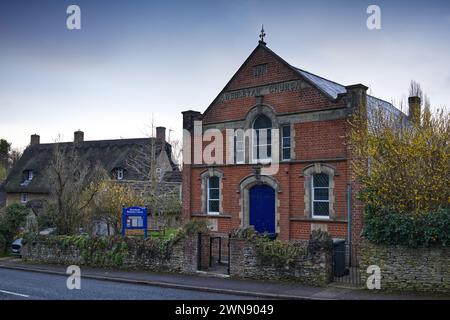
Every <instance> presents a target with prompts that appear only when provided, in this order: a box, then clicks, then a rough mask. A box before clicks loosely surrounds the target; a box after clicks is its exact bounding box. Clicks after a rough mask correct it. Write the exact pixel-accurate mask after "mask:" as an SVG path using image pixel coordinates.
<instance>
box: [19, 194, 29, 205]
mask: <svg viewBox="0 0 450 320" xmlns="http://www.w3.org/2000/svg"><path fill="white" fill-rule="evenodd" d="M20 202H22V203H27V202H28V193H21V194H20Z"/></svg>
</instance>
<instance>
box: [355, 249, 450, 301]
mask: <svg viewBox="0 0 450 320" xmlns="http://www.w3.org/2000/svg"><path fill="white" fill-rule="evenodd" d="M359 252H360V266H361V270H362V271H363V272H362V276H363V279H364V282H366V280H367V277H368V276H369V274H367V273H365V270H367V267H368V266H370V265H377V266H379V267H380V269H381V289H386V290H400V291H423V292H435V293H444V294H449V293H450V248H449V247H433V248H425V247H419V248H407V247H402V246H384V245H375V244H372V243H369V242H368V241H366V240H365V241H363V242H362V243H361V244H360V250H359Z"/></svg>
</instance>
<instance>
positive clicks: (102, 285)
mask: <svg viewBox="0 0 450 320" xmlns="http://www.w3.org/2000/svg"><path fill="white" fill-rule="evenodd" d="M66 281H67V277H65V276H59V275H50V274H42V273H36V272H28V271H18V270H8V269H0V300H11V299H14V300H17V299H37V300H40V299H44V300H59V299H64V300H79V299H81V300H118V299H119V300H166V299H168V300H187V299H189V300H241V299H249V297H243V296H236V295H229V294H220V293H210V292H201V291H193V290H180V289H171V288H161V287H156V286H147V285H139V284H127V283H119V282H113V281H103V280H94V279H83V278H81V289H80V290H76V289H74V290H69V289H67V286H66Z"/></svg>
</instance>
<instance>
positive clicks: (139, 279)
mask: <svg viewBox="0 0 450 320" xmlns="http://www.w3.org/2000/svg"><path fill="white" fill-rule="evenodd" d="M66 268H67V266H62V265H44V264H34V263H33V264H32V263H28V262H23V261H22V260H21V259H15V258H11V257H9V258H0V271H2V272H4V271H5V270H10V271H16V272H17V271H22V272H24V273H25V272H26V273H30V272H32V273H40V274H47V275H57V276H64V277H66V278H67V274H66ZM0 279H6V278H4V277H2V276H0ZM81 279H82V281H85V279H89V280H100V281H106V282H114V283H119V284H122V285H124V284H128V285H135V286H136V285H139V286H148V287H152V288H156V289H157V288H165V289H173V290H182V291H183V294H180V295H181V296H184V297H185V298H180V299H196V297H197V295H198V293H199V292H201V293H202V298H200V299H207V297H210V298H212V299H225V300H227V299H233V298H241V299H242V298H245V299H251V298H259V299H290V300H430V299H432V300H434V299H444V300H449V299H450V297H449V296H446V297H444V296H429V295H428V296H426V295H420V294H411V293H406V292H399V293H387V292H385V291H379V290H365V289H360V288H345V287H336V286H334V285H331V286H327V287H311V286H305V285H301V284H298V283H292V282H289V283H287V282H271V281H255V280H241V279H234V278H226V277H219V276H217V275H215V276H214V275H211V274H207V273H204V272H199V273H197V274H195V275H182V274H173V273H151V272H143V271H124V270H105V269H99V268H98V269H97V268H89V267H81ZM3 281H4V280H1V281H0V290H1V289H2V288H1V284H2V283H3ZM64 287H65V282H64ZM188 291H190V295H186V296H185V295H184V293H185V292H188ZM216 295H219V296H216ZM160 298H161V299H165V298H168V299H170V298H169V297H165V296H162V297H160Z"/></svg>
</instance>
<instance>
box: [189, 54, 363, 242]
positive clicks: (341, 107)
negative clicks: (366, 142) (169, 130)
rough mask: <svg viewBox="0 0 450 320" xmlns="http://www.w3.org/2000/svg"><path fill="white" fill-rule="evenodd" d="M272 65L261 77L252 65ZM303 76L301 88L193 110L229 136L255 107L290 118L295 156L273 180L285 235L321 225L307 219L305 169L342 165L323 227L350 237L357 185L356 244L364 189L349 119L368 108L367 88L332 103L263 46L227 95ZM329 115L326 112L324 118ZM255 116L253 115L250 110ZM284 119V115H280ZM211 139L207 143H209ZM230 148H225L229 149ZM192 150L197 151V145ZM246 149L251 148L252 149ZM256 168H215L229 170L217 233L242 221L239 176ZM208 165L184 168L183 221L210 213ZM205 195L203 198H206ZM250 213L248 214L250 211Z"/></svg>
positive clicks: (305, 235) (217, 102) (282, 236)
mask: <svg viewBox="0 0 450 320" xmlns="http://www.w3.org/2000/svg"><path fill="white" fill-rule="evenodd" d="M261 64H266V65H267V72H266V73H265V74H261V75H258V76H255V74H254V67H255V66H257V65H261ZM292 80H295V81H298V83H299V89H298V90H292V91H289V90H280V91H269V92H266V93H264V96H263V97H255V96H250V95H242V96H238V97H237V98H236V97H234V98H230V99H223V100H222V99H220V96H219V99H216V100H215V101H213V103H212V104H211V105H210V106H209V108H208V109H207V110H206V111H205V113H204V114H203V115H201V114H200V113H197V114H195V115H194V117H196V119H197V120H199V119H201V120H202V121H203V125H207V126H208V128H217V129H220V130H221V131H222V134H223V135H224V138H223V141H224V142H226V140H227V139H225V128H234V129H236V128H241V129H244V127H243V126H244V123H246V121H247V120H249V119H247V115H248V114H249V112H250V111H251V110H254V108H255V107H261V106H262V105H264V106H265V107H267V108H269V109H270V110H271V112H273V114H274V116H275V118H276V119H278V120H277V121H278V122H279V124H280V125H281V124H285V123H286V122H289V123H290V124H291V126H292V129H291V135H292V144H291V146H292V148H293V150H294V152H293V153H292V155H293V158H292V159H291V160H290V161H288V162H286V163H281V164H280V169H279V171H278V173H277V174H276V175H274V176H273V178H275V179H276V181H277V182H278V184H279V188H280V192H278V193H277V197H278V207H277V214H278V215H279V219H278V226H276V227H278V228H279V232H280V233H279V239H282V240H286V241H288V240H292V239H308V238H309V235H310V232H311V229H312V228H313V227H315V225H316V224H318V223H319V222H317V221H313V220H312V219H311V218H308V217H306V216H305V198H304V196H305V190H304V179H305V178H304V177H303V176H302V171H303V169H304V168H305V167H307V166H309V165H312V164H316V163H321V164H326V165H329V166H332V167H334V168H335V169H336V175H335V177H334V183H335V188H334V198H335V202H334V211H335V217H334V218H333V219H331V221H321V222H320V224H321V225H322V227H325V228H327V230H328V232H329V233H330V234H331V235H332V236H333V237H336V238H347V216H348V208H347V205H348V204H347V185H348V184H352V185H354V188H353V189H352V190H353V193H352V195H351V196H352V201H351V206H352V207H351V209H352V222H353V223H352V227H353V229H352V230H353V232H352V233H353V236H352V238H353V240H354V241H355V242H357V239H358V238H359V235H360V232H361V230H362V205H361V203H359V202H358V201H357V200H356V194H357V192H358V186H357V184H356V182H355V181H354V179H353V178H352V172H351V171H352V168H351V163H350V160H351V157H352V154H351V150H349V146H348V143H347V135H348V131H349V124H348V117H349V116H350V115H351V114H352V112H353V111H354V110H355V109H357V108H361V107H364V106H365V91H366V89H367V88H365V87H364V86H361V85H356V86H351V87H349V88H348V92H349V93H348V94H347V95H343V96H340V97H339V98H338V99H336V100H333V99H330V98H329V97H327V96H326V95H325V94H324V93H323V92H321V91H320V90H319V89H318V88H316V87H314V86H313V85H312V84H311V83H309V82H308V81H307V80H305V79H303V78H301V77H300V76H299V75H298V74H297V73H296V72H294V71H293V70H292V69H291V68H290V67H289V66H287V65H286V64H285V63H284V62H283V61H282V60H281V59H280V58H279V57H277V56H276V55H274V54H273V52H271V51H270V50H268V49H267V48H266V47H265V46H258V47H257V48H256V49H255V50H254V52H253V53H252V54H251V55H250V56H249V58H248V59H247V60H246V61H245V62H244V64H243V65H242V67H241V68H240V69H239V70H238V72H237V73H236V74H235V76H234V77H233V78H232V79H231V80H230V82H229V83H228V84H227V85H226V87H225V89H224V91H223V92H226V93H230V92H233V90H241V89H248V88H257V87H260V86H267V85H272V84H279V83H282V82H285V81H292ZM324 112H327V113H326V116H325V115H324ZM187 113H188V116H186V114H185V113H184V115H185V117H184V120H183V122H184V126H185V127H190V125H189V120H192V119H191V118H192V117H191V115H192V112H187ZM250 114H251V112H250ZM280 119H282V120H280ZM209 143H210V142H209V141H208V142H205V141H204V142H203V147H205V146H207V145H208V144H209ZM231 147H232V146H227V145H225V147H224V155H223V159H224V160H226V157H225V150H226V149H227V148H231ZM191 150H194V148H193V147H192V144H191ZM247 151H248V150H247ZM192 158H193V157H192ZM253 166H254V165H252V164H248V165H215V166H214V168H216V169H218V170H220V171H221V172H223V179H222V183H223V189H222V195H223V212H221V214H222V215H224V217H221V218H214V217H205V218H210V219H217V225H218V231H219V232H222V233H228V232H230V231H231V230H232V229H234V228H238V227H240V226H242V221H241V217H240V215H241V216H242V214H243V208H241V205H242V197H243V195H242V194H241V193H240V183H241V181H242V180H243V179H244V178H246V177H248V176H251V175H254V168H253ZM207 169H208V166H207V165H198V164H195V165H185V166H184V170H183V219H184V220H187V219H190V218H191V217H192V216H195V217H196V218H197V217H198V216H199V215H202V214H205V212H202V207H204V206H202V201H203V200H202V188H201V185H202V181H201V179H200V175H201V174H202V173H203V172H204V171H205V170H207ZM203 199H204V197H203ZM244 214H246V213H244Z"/></svg>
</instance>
